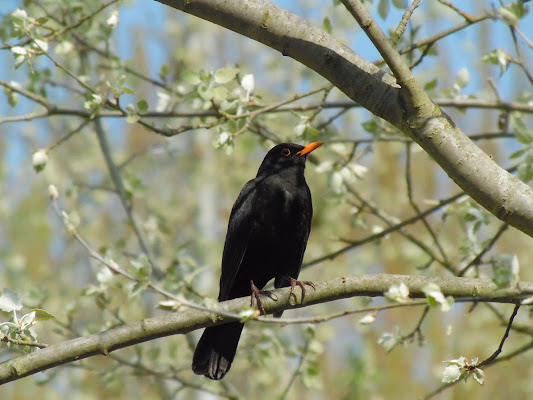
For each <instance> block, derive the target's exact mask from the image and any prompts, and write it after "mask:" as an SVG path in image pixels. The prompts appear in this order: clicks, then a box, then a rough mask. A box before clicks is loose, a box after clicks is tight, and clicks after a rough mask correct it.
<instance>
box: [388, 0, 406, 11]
mask: <svg viewBox="0 0 533 400" xmlns="http://www.w3.org/2000/svg"><path fill="white" fill-rule="evenodd" d="M392 4H393V5H394V7H396V8H399V9H400V10H405V9H406V8H407V1H406V0H392Z"/></svg>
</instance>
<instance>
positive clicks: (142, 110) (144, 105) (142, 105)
mask: <svg viewBox="0 0 533 400" xmlns="http://www.w3.org/2000/svg"><path fill="white" fill-rule="evenodd" d="M137 110H138V111H139V114H141V115H144V114H146V113H147V112H148V102H147V101H146V100H144V99H143V100H139V101H138V102H137Z"/></svg>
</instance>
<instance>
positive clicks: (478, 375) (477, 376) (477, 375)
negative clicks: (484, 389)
mask: <svg viewBox="0 0 533 400" xmlns="http://www.w3.org/2000/svg"><path fill="white" fill-rule="evenodd" d="M472 377H473V378H474V380H475V381H476V382H477V383H479V384H480V385H481V386H483V384H484V383H485V373H484V372H483V371H482V370H480V369H479V368H476V369H474V371H473V372H472Z"/></svg>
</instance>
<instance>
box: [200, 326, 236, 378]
mask: <svg viewBox="0 0 533 400" xmlns="http://www.w3.org/2000/svg"><path fill="white" fill-rule="evenodd" d="M243 327H244V325H243V324H241V323H239V322H230V323H229V324H224V325H218V326H212V327H210V328H206V329H205V331H204V333H203V335H202V337H201V338H200V341H199V342H198V345H197V346H196V350H195V351H194V356H193V359H192V370H193V372H194V373H195V374H196V375H204V376H206V377H207V378H209V379H213V380H219V379H222V378H224V375H226V374H227V373H228V371H229V370H230V368H231V363H232V362H233V359H234V358H235V353H236V352H237V346H238V344H239V339H240V337H241V332H242V328H243Z"/></svg>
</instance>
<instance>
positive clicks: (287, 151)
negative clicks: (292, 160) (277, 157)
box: [281, 149, 291, 157]
mask: <svg viewBox="0 0 533 400" xmlns="http://www.w3.org/2000/svg"><path fill="white" fill-rule="evenodd" d="M281 154H282V155H283V156H285V157H288V156H290V155H291V151H290V150H289V149H283V150H281Z"/></svg>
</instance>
